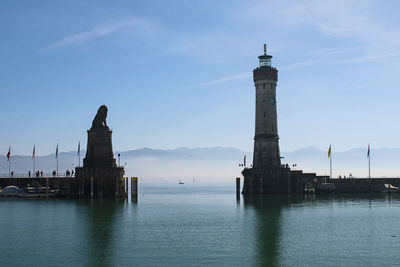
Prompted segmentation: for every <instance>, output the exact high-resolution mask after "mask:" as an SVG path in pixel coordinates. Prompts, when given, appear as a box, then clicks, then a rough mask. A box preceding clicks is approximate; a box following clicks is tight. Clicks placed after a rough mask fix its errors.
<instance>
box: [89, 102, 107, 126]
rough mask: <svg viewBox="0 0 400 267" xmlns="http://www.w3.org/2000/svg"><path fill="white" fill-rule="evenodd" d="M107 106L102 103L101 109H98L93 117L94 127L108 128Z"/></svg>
mask: <svg viewBox="0 0 400 267" xmlns="http://www.w3.org/2000/svg"><path fill="white" fill-rule="evenodd" d="M107 112H108V109H107V106H106V105H102V106H101V107H99V110H98V111H97V114H96V116H95V117H94V119H93V123H92V128H93V129H96V128H108V126H107V122H106V119H107Z"/></svg>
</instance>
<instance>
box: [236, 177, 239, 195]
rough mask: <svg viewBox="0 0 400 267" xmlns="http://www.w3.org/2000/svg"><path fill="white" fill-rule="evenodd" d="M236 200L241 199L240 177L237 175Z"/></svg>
mask: <svg viewBox="0 0 400 267" xmlns="http://www.w3.org/2000/svg"><path fill="white" fill-rule="evenodd" d="M236 200H240V177H236Z"/></svg>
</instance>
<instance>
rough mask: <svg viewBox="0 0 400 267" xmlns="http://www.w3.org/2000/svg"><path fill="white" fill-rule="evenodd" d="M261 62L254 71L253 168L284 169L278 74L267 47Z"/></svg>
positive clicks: (260, 59) (260, 57)
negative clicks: (278, 117)
mask: <svg viewBox="0 0 400 267" xmlns="http://www.w3.org/2000/svg"><path fill="white" fill-rule="evenodd" d="M258 59H259V66H258V67H257V68H256V69H254V71H253V79H254V86H255V91H256V104H255V107H256V112H255V115H256V118H255V135H254V150H253V168H254V169H266V168H271V167H279V166H280V165H281V159H280V154H279V137H278V124H277V113H276V105H277V102H276V84H277V81H278V70H277V69H276V68H274V67H272V66H271V59H272V56H271V55H267V47H266V45H265V44H264V54H263V55H261V56H259V57H258Z"/></svg>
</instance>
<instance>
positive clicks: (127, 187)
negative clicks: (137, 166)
mask: <svg viewBox="0 0 400 267" xmlns="http://www.w3.org/2000/svg"><path fill="white" fill-rule="evenodd" d="M124 181H125V192H126V196H128V191H129V177H125V178H124Z"/></svg>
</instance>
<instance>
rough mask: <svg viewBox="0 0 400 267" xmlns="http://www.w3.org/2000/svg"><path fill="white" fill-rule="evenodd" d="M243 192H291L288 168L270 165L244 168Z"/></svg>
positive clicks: (247, 193) (252, 193)
mask: <svg viewBox="0 0 400 267" xmlns="http://www.w3.org/2000/svg"><path fill="white" fill-rule="evenodd" d="M242 174H243V176H244V182H243V191H242V193H243V194H246V195H257V194H287V193H291V186H290V177H291V176H290V169H289V168H284V167H276V168H274V167H271V168H265V169H254V168H250V169H244V170H243V172H242Z"/></svg>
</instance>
